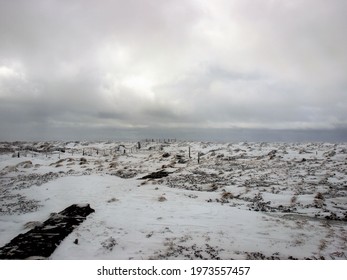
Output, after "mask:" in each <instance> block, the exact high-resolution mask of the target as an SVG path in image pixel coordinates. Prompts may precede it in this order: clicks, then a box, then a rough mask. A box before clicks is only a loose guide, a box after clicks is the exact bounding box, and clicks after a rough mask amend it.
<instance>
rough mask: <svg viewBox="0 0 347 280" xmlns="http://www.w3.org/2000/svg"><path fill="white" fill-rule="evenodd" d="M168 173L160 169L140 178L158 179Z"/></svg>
mask: <svg viewBox="0 0 347 280" xmlns="http://www.w3.org/2000/svg"><path fill="white" fill-rule="evenodd" d="M168 175H169V172H167V171H164V170H160V171H157V172H153V173H151V174H148V175H146V176H144V177H142V178H140V180H144V179H160V178H163V177H167V176H168Z"/></svg>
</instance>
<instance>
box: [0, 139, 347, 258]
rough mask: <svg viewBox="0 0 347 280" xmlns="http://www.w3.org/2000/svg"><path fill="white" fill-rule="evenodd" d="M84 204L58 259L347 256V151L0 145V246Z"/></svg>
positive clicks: (321, 147)
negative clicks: (87, 210)
mask: <svg viewBox="0 0 347 280" xmlns="http://www.w3.org/2000/svg"><path fill="white" fill-rule="evenodd" d="M189 150H190V157H189ZM198 158H199V163H198ZM160 170H163V171H166V172H168V176H167V177H162V178H156V179H141V178H142V177H144V176H146V175H148V174H151V173H152V172H156V171H160ZM74 203H89V204H90V206H91V207H92V208H93V209H95V213H93V214H91V215H90V216H88V217H87V219H86V221H84V222H83V223H82V224H81V225H80V226H79V227H77V228H76V229H75V230H74V231H73V232H72V233H71V234H70V235H69V236H68V237H67V238H65V239H64V240H63V242H62V243H61V244H60V245H59V247H58V248H57V249H56V250H55V252H54V253H53V254H52V255H51V257H50V259H138V260H142V259H292V258H297V259H307V258H309V259H347V144H329V143H304V144H299V143H223V144H221V143H219V144H218V143H202V142H182V141H177V142H176V141H161V142H158V141H141V142H140V143H137V142H133V143H130V142H69V143H65V142H36V143H32V142H14V143H0V247H2V246H4V245H5V244H7V243H8V242H9V241H10V240H11V239H12V238H14V237H15V236H17V235H18V234H19V233H24V232H26V231H28V230H29V229H30V226H33V225H35V223H30V222H36V221H38V222H43V221H45V220H46V219H47V218H48V217H49V216H50V214H51V213H54V212H59V211H61V210H63V209H64V208H66V207H68V206H70V205H71V204H74ZM76 239H78V242H76ZM76 243H77V244H76Z"/></svg>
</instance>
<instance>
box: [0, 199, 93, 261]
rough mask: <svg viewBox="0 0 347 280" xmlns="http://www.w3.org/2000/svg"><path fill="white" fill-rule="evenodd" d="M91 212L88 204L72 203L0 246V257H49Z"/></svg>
mask: <svg viewBox="0 0 347 280" xmlns="http://www.w3.org/2000/svg"><path fill="white" fill-rule="evenodd" d="M93 212H95V210H94V209H92V208H91V207H90V205H89V204H86V205H78V204H73V205H71V206H69V207H67V208H66V209H64V210H63V211H61V212H59V213H55V214H52V215H51V217H50V218H49V219H48V220H46V221H45V222H44V223H42V224H41V225H38V226H36V227H35V228H33V229H32V230H30V231H28V232H26V233H24V234H19V235H18V236H17V237H15V238H13V239H12V240H11V241H10V242H9V243H8V244H6V245H5V246H4V247H2V248H0V259H28V258H47V257H49V256H50V255H51V254H52V253H53V252H54V250H55V249H56V248H57V247H58V245H59V244H60V243H61V241H63V239H64V238H65V237H66V236H68V235H69V234H70V233H71V232H72V231H73V230H74V229H75V228H76V227H77V226H78V225H79V224H80V223H82V222H83V221H84V220H85V219H86V217H87V216H88V215H89V214H91V213H93ZM75 241H76V240H75ZM77 242H78V241H77ZM75 244H77V243H75Z"/></svg>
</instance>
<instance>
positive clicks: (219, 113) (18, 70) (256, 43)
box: [0, 0, 347, 140]
mask: <svg viewBox="0 0 347 280" xmlns="http://www.w3.org/2000/svg"><path fill="white" fill-rule="evenodd" d="M346 14H347V1H345V0H329V1H327V0H291V1H285V0H258V1H254V0H213V1H210V0H206V1H203V0H195V1H194V0H165V1H161V0H156V1H155V0H153V1H150V0H141V1H138V0H136V1H135V0H122V1H121V0H99V1H95V0H0V133H1V136H0V140H11V139H13V140H21V139H23V140H24V139H37V140H38V139H40V138H42V139H49V138H52V139H53V138H61V139H65V138H66V139H71V138H77V137H79V136H81V137H87V138H88V136H90V137H91V138H94V139H96V138H98V136H100V138H102V137H103V136H108V137H110V136H113V135H114V137H115V138H117V135H115V134H116V133H117V131H132V132H133V133H135V135H136V131H145V130H147V131H154V130H156V131H160V130H161V129H162V131H171V134H172V135H175V132H177V134H179V133H180V131H189V129H191V128H194V129H195V130H197V129H220V128H222V129H230V128H234V129H263V130H266V129H277V130H281V129H293V130H326V129H328V130H330V131H334V130H344V129H346V128H347V92H346V90H347V74H346V73H347V51H346V50H347V36H346V28H347V16H346ZM179 137H180V135H177V138H179ZM346 139H347V135H346Z"/></svg>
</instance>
